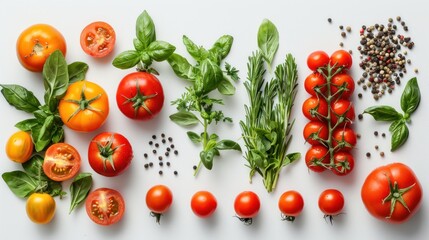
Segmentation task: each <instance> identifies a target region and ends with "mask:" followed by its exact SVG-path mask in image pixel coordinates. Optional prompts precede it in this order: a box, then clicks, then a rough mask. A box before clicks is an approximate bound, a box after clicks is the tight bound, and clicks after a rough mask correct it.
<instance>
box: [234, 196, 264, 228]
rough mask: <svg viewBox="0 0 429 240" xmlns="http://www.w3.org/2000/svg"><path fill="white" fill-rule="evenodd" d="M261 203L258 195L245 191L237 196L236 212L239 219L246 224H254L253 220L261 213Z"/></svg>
mask: <svg viewBox="0 0 429 240" xmlns="http://www.w3.org/2000/svg"><path fill="white" fill-rule="evenodd" d="M260 207H261V202H260V200H259V197H258V195H257V194H256V193H254V192H252V191H244V192H241V193H239V194H238V195H237V197H236V198H235V201H234V210H235V213H236V214H237V216H238V218H239V219H240V220H241V221H243V222H244V223H245V224H249V225H250V224H252V219H253V218H254V217H256V215H258V213H259V208H260Z"/></svg>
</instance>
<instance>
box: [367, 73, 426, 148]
mask: <svg viewBox="0 0 429 240" xmlns="http://www.w3.org/2000/svg"><path fill="white" fill-rule="evenodd" d="M420 99H421V94H420V89H419V85H418V83H417V78H412V79H410V80H409V81H408V83H407V85H406V86H405V89H404V92H403V93H402V96H401V109H402V111H403V113H399V112H398V111H397V110H396V109H394V108H393V107H391V106H385V105H382V106H373V107H369V108H367V109H365V111H364V113H368V114H370V115H371V116H373V117H374V119H375V120H376V121H384V122H390V123H391V124H390V127H389V131H390V132H391V133H392V139H391V151H392V152H393V151H395V150H396V149H398V148H399V147H401V146H402V145H403V144H404V143H405V142H406V141H407V139H408V136H409V129H408V126H407V123H410V122H411V115H412V114H413V113H414V112H415V111H416V110H417V108H418V106H419V104H420Z"/></svg>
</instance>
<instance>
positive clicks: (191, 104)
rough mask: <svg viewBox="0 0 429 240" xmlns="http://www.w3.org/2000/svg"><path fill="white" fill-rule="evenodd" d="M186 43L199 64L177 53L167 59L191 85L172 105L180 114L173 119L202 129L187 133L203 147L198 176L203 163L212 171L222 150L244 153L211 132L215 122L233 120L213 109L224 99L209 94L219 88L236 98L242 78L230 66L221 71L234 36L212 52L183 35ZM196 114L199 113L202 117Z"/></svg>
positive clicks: (213, 47)
mask: <svg viewBox="0 0 429 240" xmlns="http://www.w3.org/2000/svg"><path fill="white" fill-rule="evenodd" d="M183 43H184V44H185V46H186V49H187V51H188V53H189V54H190V55H191V56H192V57H193V58H194V60H195V61H196V64H195V65H194V66H192V65H191V64H190V63H189V62H188V60H187V59H186V58H184V57H182V56H180V55H179V54H176V53H174V54H172V55H171V56H170V57H169V58H168V63H169V64H170V65H171V67H172V68H173V71H174V72H175V73H176V75H177V76H178V77H180V78H182V79H185V80H187V81H188V82H189V83H190V84H191V85H190V86H189V87H187V88H186V92H185V93H184V94H183V95H182V96H181V98H179V99H177V100H175V101H173V102H172V104H173V105H176V106H177V110H178V112H177V113H175V114H172V115H171V116H170V119H171V120H172V121H173V122H175V123H176V124H178V125H181V126H193V125H197V124H198V123H200V124H201V125H202V126H203V132H202V133H201V134H198V133H195V132H193V131H188V132H187V135H188V137H189V138H190V139H191V141H192V142H194V143H198V144H200V143H201V144H202V145H203V150H202V151H201V152H200V161H199V164H198V167H197V168H196V169H195V172H194V176H195V175H196V174H197V173H198V171H199V169H200V168H201V164H202V165H204V167H206V168H207V169H209V170H211V169H212V167H213V160H214V157H215V156H219V155H220V151H221V150H237V151H241V148H240V145H239V144H238V143H236V142H234V141H232V140H219V136H218V135H217V134H215V133H212V134H209V133H208V127H209V125H211V124H212V123H216V124H218V123H219V122H221V121H222V122H232V119H231V118H230V117H225V116H224V114H223V112H222V111H221V110H215V108H214V107H215V105H223V100H222V99H215V98H212V97H210V96H209V94H210V93H211V92H212V91H214V90H216V89H217V90H218V91H219V92H220V93H221V94H223V95H233V94H234V93H235V87H234V85H233V84H232V82H233V81H237V80H238V79H239V77H238V75H237V73H238V71H237V69H235V68H234V67H231V65H229V64H228V63H225V70H222V69H221V63H222V60H223V59H224V58H225V57H226V56H227V55H228V53H229V51H230V50H231V47H232V43H233V38H232V36H229V35H224V36H222V37H220V38H219V39H218V40H217V41H216V42H215V43H214V44H213V46H212V48H210V49H209V50H206V49H205V48H203V47H202V46H197V45H196V44H195V43H193V42H192V41H191V40H190V39H189V38H188V37H187V36H183ZM195 113H199V117H198V116H197V115H196V114H195Z"/></svg>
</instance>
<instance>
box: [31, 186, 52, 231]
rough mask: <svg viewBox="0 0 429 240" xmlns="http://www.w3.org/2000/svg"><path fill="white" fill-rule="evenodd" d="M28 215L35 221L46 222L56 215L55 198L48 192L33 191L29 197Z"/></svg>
mask: <svg viewBox="0 0 429 240" xmlns="http://www.w3.org/2000/svg"><path fill="white" fill-rule="evenodd" d="M25 208H26V210H27V216H28V218H30V220H31V221H32V222H34V223H38V224H46V223H49V222H51V220H52V218H54V215H55V200H54V198H52V197H51V195H49V194H47V193H33V194H31V195H30V197H29V198H28V199H27V204H26V207H25Z"/></svg>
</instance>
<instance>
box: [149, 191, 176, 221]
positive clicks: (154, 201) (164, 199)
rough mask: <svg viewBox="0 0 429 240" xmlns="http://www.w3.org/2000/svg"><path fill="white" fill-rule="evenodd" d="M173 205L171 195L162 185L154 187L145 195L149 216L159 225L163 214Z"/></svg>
mask: <svg viewBox="0 0 429 240" xmlns="http://www.w3.org/2000/svg"><path fill="white" fill-rule="evenodd" d="M172 203H173V193H172V192H171V190H170V189H169V188H168V187H167V186H164V185H155V186H153V187H152V188H150V189H149V190H148V191H147V193H146V205H147V207H148V208H149V210H150V211H151V215H152V216H154V217H155V218H156V222H157V223H159V222H160V220H161V216H162V214H163V213H165V212H167V211H168V209H169V208H170V206H171V204H172Z"/></svg>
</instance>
